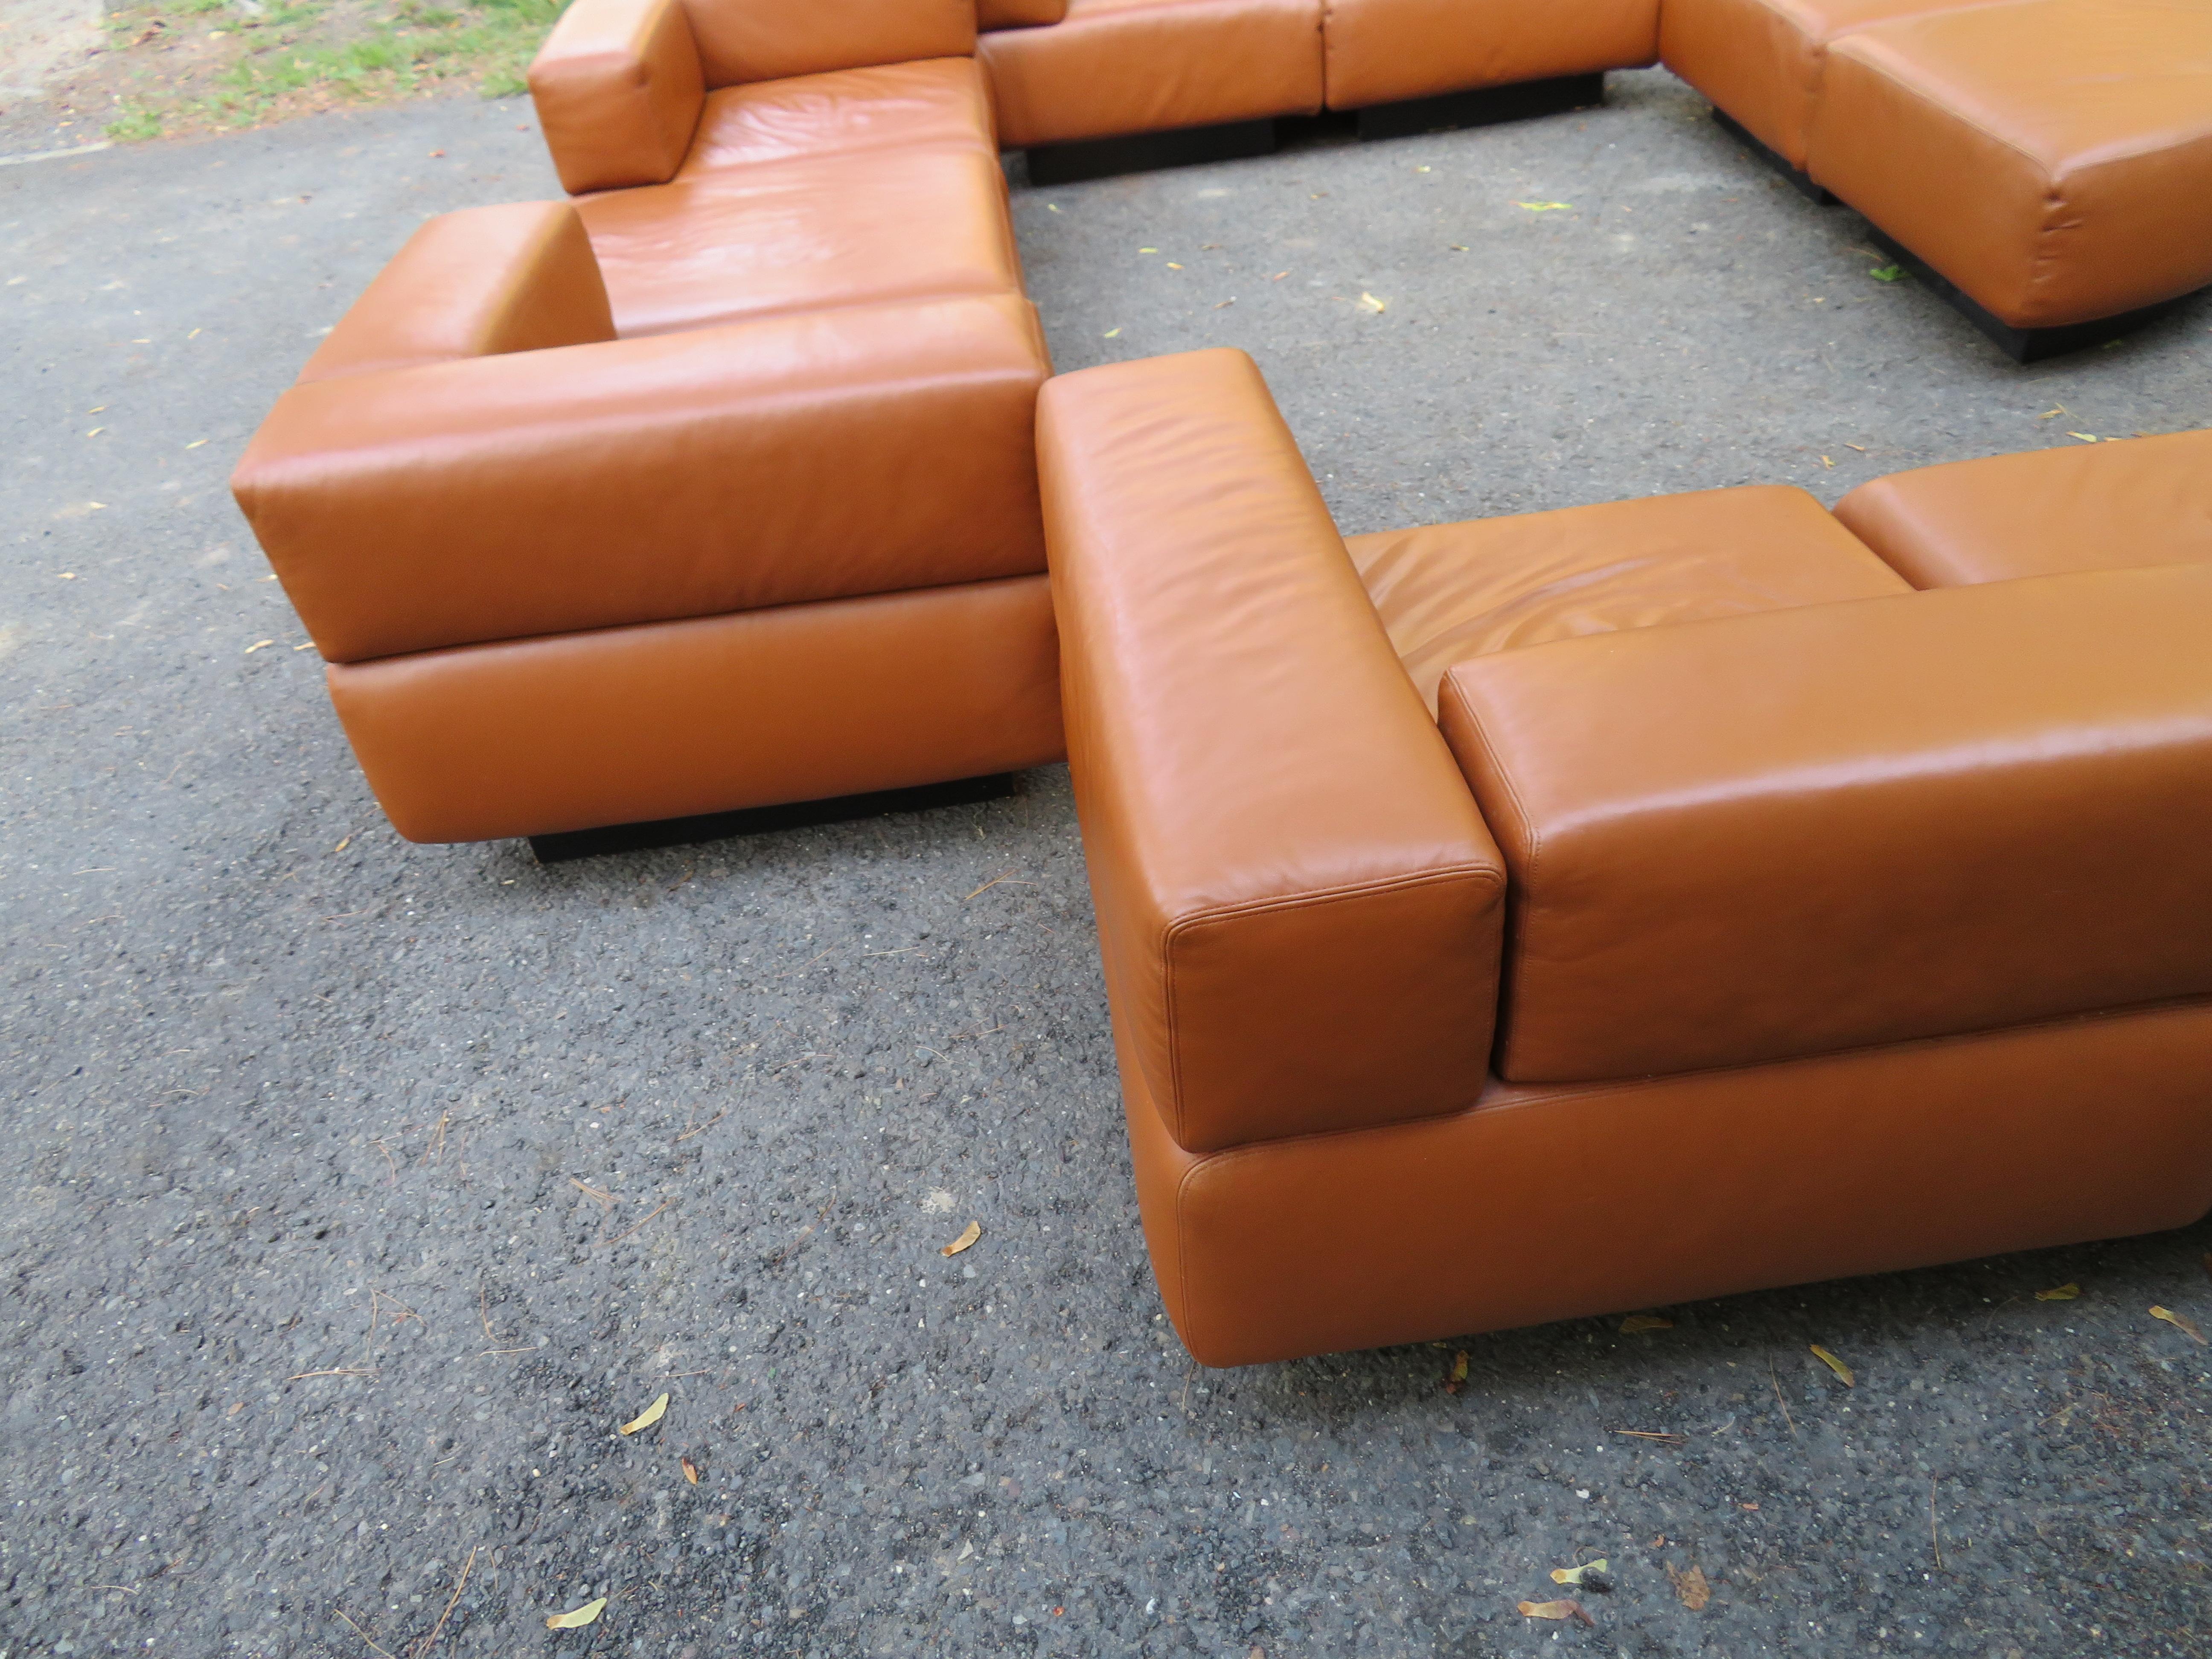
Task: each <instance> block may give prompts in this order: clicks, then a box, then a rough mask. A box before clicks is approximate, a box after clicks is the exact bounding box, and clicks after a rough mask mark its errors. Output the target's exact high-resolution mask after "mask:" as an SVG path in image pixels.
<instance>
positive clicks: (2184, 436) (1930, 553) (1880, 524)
mask: <svg viewBox="0 0 2212 1659" xmlns="http://www.w3.org/2000/svg"><path fill="white" fill-rule="evenodd" d="M1836 516H1837V517H1838V518H1839V519H1841V520H1843V521H1844V524H1845V525H1846V526H1849V527H1850V530H1851V531H1852V532H1853V533H1854V534H1856V535H1857V536H1858V538H1860V539H1861V540H1862V541H1863V542H1865V543H1866V544H1867V545H1868V546H1869V547H1871V548H1872V549H1874V550H1875V552H1876V553H1879V554H1880V555H1881V556H1882V558H1883V559H1884V560H1886V561H1887V562H1888V563H1889V564H1890V565H1891V566H1892V567H1893V568H1894V569H1896V570H1897V571H1899V573H1900V574H1902V575H1903V576H1904V577H1905V580H1907V581H1909V582H1911V584H1912V585H1913V586H1915V587H1960V586H1966V585H1968V584H1970V583H1973V582H2000V581H2008V580H2011V579H2013V578H2014V577H2016V576H2054V575H2058V574H2063V573H2064V572H2066V571H2069V570H2112V569H2120V568H2127V567H2130V566H2136V565H2148V564H2195V563H2212V432H2177V433H2173V434H2172V435H2169V436H2166V437H2163V438H2141V439H2133V440H2130V441H2127V442H2125V443H2100V444H2086V445H2079V446H2076V445H2072V444H2069V445H2068V446H2067V447H2065V448H2063V449H2041V450H2031V451H2029V452H2028V453H2026V454H2024V455H1992V456H1990V458H1989V459H1986V460H1978V461H1954V462H1953V463H1951V464H1950V465H1948V466H1927V467H1922V468H1920V469H1919V470H1918V471H1914V472H1899V473H1893V474H1892V475H1891V476H1890V477H1887V478H1876V479H1875V480H1874V481H1873V482H1872V483H1863V484H1861V485H1860V486H1859V487H1858V488H1857V489H1854V490H1853V491H1851V493H1850V495H1846V496H1844V499H1843V500H1842V501H1839V502H1838V503H1837V504H1836Z"/></svg>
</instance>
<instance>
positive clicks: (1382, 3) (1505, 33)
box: [1322, 0, 1659, 109]
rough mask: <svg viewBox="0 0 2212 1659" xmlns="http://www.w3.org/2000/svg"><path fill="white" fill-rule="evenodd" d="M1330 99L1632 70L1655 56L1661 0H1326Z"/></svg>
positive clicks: (1426, 94) (1360, 101)
mask: <svg viewBox="0 0 2212 1659" xmlns="http://www.w3.org/2000/svg"><path fill="white" fill-rule="evenodd" d="M1322 39H1323V42H1324V45H1325V46H1326V50H1327V54H1328V106H1329V107H1330V108H1331V109H1364V108H1365V107H1366V106H1369V105H1371V104H1391V103H1397V102H1399V101H1401V100H1405V99H1408V98H1430V97H1435V96H1437V95H1438V94H1443V93H1449V92H1466V91H1469V90H1472V89H1474V88H1478V87H1502V86H1510V85H1511V84H1513V83H1514V82H1518V81H1546V80H1550V79H1551V78H1553V76H1562V75H1589V74H1592V73H1595V72H1597V71H1599V70H1611V69H1634V68H1638V67H1640V66H1641V65H1643V64H1649V63H1650V62H1651V61H1652V60H1653V59H1654V58H1656V57H1657V56H1658V55H1659V4H1658V0H1544V3H1543V4H1541V5H1530V4H1528V0H1328V15H1327V18H1326V21H1324V23H1323V25H1322Z"/></svg>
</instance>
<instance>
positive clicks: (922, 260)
mask: <svg viewBox="0 0 2212 1659" xmlns="http://www.w3.org/2000/svg"><path fill="white" fill-rule="evenodd" d="M576 207H577V210H578V211H579V212H580V213H581V214H582V215H583V217H584V228H585V229H586V231H587V232H589V233H590V234H591V238H592V252H594V253H596V254H597V255H598V256H599V271H600V274H601V275H602V276H604V277H605V281H606V285H607V298H608V300H609V301H611V303H612V305H613V307H614V317H615V327H616V328H617V331H619V332H620V333H621V334H622V335H623V336H624V337H630V336H635V335H640V334H665V333H667V332H670V331H672V330H677V329H690V328H699V327H702V326H704V325H708V324H713V323H721V322H731V321H735V320H737V319H740V318H750V317H764V316H770V315H774V314H775V313H789V312H796V311H820V310H824V309H828V308H830V307H838V306H850V305H866V304H871V303H873V302H876V301H885V300H908V299H922V298H934V297H940V296H951V295H970V294H1019V293H1020V292H1021V291H1022V278H1021V266H1020V264H1019V262H1018V259H1017V258H1016V256H1015V252H1014V239H1013V230H1012V224H1011V222H1010V221H1009V220H1008V217H1007V214H1006V176H1005V174H1004V173H1001V172H1000V169H999V164H998V161H997V159H996V158H995V157H994V156H989V155H983V154H981V153H980V152H976V151H973V150H964V149H886V150H868V151H862V152H859V153H855V154H853V155H825V156H817V157H815V158H812V159H811V160H805V161H776V162H770V163H764V164H763V165H760V166H757V167H733V168H729V169H726V170H723V171H720V172H716V173H703V174H701V175H698V176H696V177H694V178H690V179H681V180H678V182H676V183H673V184H667V185H651V186H648V187H647V188H645V189H641V190H624V191H610V192H608V193H607V194H605V195H604V196H593V197H586V198H585V199H584V200H582V201H580V202H579V203H577V204H576Z"/></svg>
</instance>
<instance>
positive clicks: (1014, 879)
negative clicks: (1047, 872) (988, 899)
mask: <svg viewBox="0 0 2212 1659" xmlns="http://www.w3.org/2000/svg"><path fill="white" fill-rule="evenodd" d="M1002 884H1003V885H1006V886H1011V887H1034V886H1036V883H1035V882H1033V881H1024V880H1023V879H1022V878H1020V877H1019V876H1017V875H1015V874H1014V873H1013V872H1012V871H1011V870H1010V871H1008V872H1006V874H1005V875H1003V876H994V877H992V878H990V880H988V881H987V882H985V883H984V884H982V885H981V887H978V888H977V889H976V890H975V891H974V892H972V893H970V894H969V895H968V898H964V899H962V900H961V901H960V902H962V903H963V904H965V903H967V902H968V899H971V898H978V897H981V896H982V895H983V894H985V893H987V892H989V891H990V890H992V889H993V888H994V887H997V886H1000V885H1002Z"/></svg>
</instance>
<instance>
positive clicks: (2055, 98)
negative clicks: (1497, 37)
mask: <svg viewBox="0 0 2212 1659" xmlns="http://www.w3.org/2000/svg"><path fill="white" fill-rule="evenodd" d="M1660 16H1661V29H1660V46H1661V53H1662V58H1663V60H1664V62H1665V63H1666V64H1667V66H1668V68H1669V69H1671V70H1674V73H1675V74H1677V75H1679V76H1681V77H1682V78H1683V79H1684V80H1686V81H1687V82H1690V84H1691V85H1692V86H1693V87H1695V88H1698V89H1699V91H1700V92H1702V93H1704V94H1705V95H1706V96H1707V97H1708V98H1710V99H1711V100H1712V101H1713V103H1714V105H1715V106H1716V107H1717V109H1719V110H1721V111H1723V112H1725V114H1726V116H1727V117H1728V118H1729V119H1730V120H1731V121H1732V122H1733V123H1734V124H1735V125H1736V126H1737V128H1738V130H1739V131H1741V133H1742V134H1743V135H1744V136H1745V137H1747V138H1749V139H1750V140H1751V141H1752V142H1753V143H1755V144H1757V145H1759V146H1760V147H1761V148H1763V149H1765V151H1766V152H1767V153H1768V155H1770V156H1771V158H1772V159H1773V160H1775V161H1777V162H1778V164H1779V165H1781V166H1782V167H1784V169H1785V170H1786V171H1789V172H1791V173H1793V174H1795V175H1796V177H1797V178H1799V179H1800V180H1801V181H1802V184H1803V185H1804V186H1805V187H1806V188H1807V189H1808V191H1809V192H1811V193H1813V194H1814V195H1815V196H1816V197H1826V196H1828V195H1830V194H1831V193H1832V195H1833V196H1834V197H1841V198H1842V199H1843V200H1844V201H1845V202H1847V203H1849V204H1850V205H1851V206H1852V207H1854V208H1857V210H1859V211H1860V212H1861V213H1862V214H1863V215H1865V216H1866V217H1867V218H1868V219H1869V221H1870V222H1872V223H1873V224H1874V225H1875V228H1876V229H1877V230H1878V231H1880V232H1881V234H1882V235H1883V236H1884V238H1885V239H1886V240H1887V241H1888V242H1889V244H1890V246H1892V248H1893V251H1894V252H1897V253H1898V254H1899V256H1900V257H1902V258H1905V260H1906V261H1907V262H1908V263H1910V264H1913V265H1915V266H1916V267H1917V269H1918V270H1919V271H1920V272H1921V274H1922V275H1923V276H1925V277H1927V278H1929V280H1930V281H1931V282H1932V283H1934V284H1935V285H1936V287H1937V289H1939V291H1942V292H1943V293H1944V294H1945V295H1946V297H1947V298H1950V299H1952V300H1953V301H1954V303H1957V304H1958V305H1959V306H1960V309H1961V310H1963V311H1965V312H1966V314H1967V315H1968V316H1969V317H1970V318H1972V319H1973V320H1974V322H1975V323H1976V324H1977V325H1979V326H1980V327H1981V328H1982V329H1983V330H1984V331H1985V332H1987V333H1988V334H1989V335H1990V337H1991V338H1992V339H1994V340H1996V342H1997V343H1998V344H2000V345H2001V346H2002V347H2003V348H2004V349H2006V350H2007V351H2008V352H2010V353H2011V354H2012V355H2013V356H2015V357H2016V358H2019V359H2021V361H2027V360H2030V359H2033V358H2035V357H2039V356H2051V355H2053V354H2055V353H2057V352H2061V351H2069V350H2074V349H2079V348H2080V347H2081V346H2083V345H2087V344H2093V343H2096V342H2098V341H2100V340H2102V339H2109V338H2112V337H2115V336H2117V335H2118V334H2120V333H2122V332H2124V331H2127V330H2129V329H2131V328H2134V327H2136V326H2138V325H2141V324H2142V322H2143V321H2145V320H2147V319H2148V317H2149V316H2150V315H2151V314H2154V313H2155V312H2156V311H2157V310H2158V309H2160V308H2161V307H2164V306H2166V304H2168V303H2169V302H2171V301H2174V300H2175V299H2177V298H2178V297H2179V296H2182V295H2188V294H2190V293H2192V292H2194V291H2195V290H2196V289H2200V288H2203V286H2204V285H2205V284H2206V283H2208V282H2212V0H1662V5H1661V7H1660Z"/></svg>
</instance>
